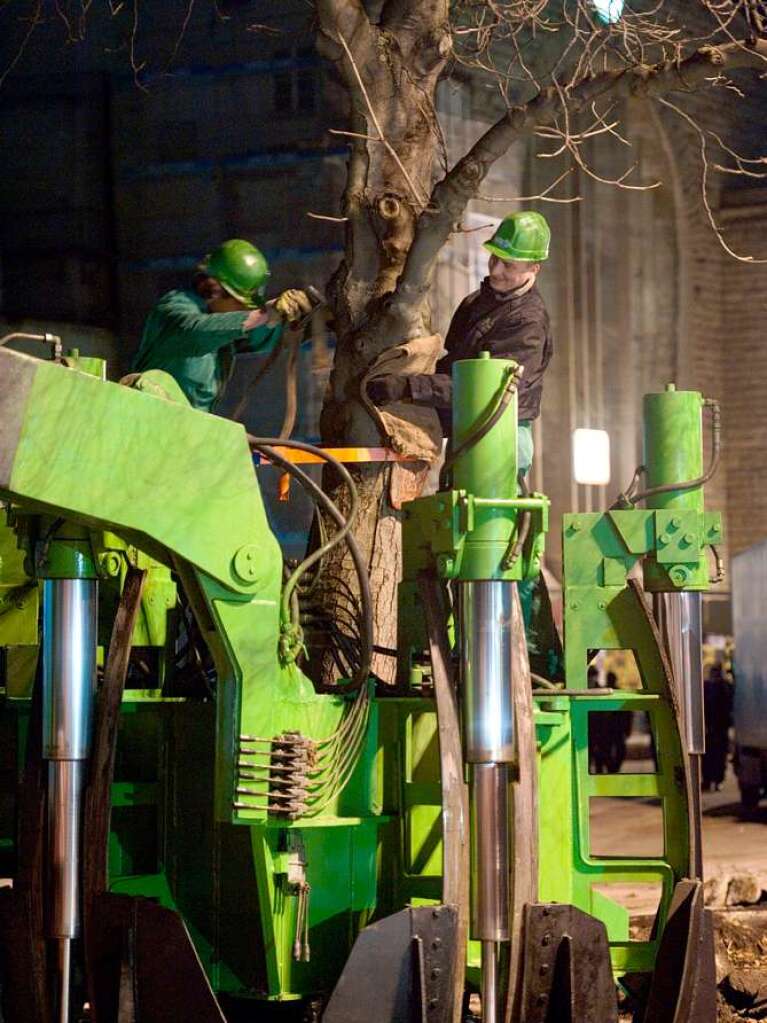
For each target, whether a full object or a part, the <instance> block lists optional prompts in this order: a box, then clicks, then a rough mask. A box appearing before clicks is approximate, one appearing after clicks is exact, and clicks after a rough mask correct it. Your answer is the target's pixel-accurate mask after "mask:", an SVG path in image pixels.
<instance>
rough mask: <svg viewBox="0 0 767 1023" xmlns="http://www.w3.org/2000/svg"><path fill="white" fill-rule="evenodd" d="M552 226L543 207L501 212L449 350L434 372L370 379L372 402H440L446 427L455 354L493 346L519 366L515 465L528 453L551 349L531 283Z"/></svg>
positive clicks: (526, 464)
mask: <svg viewBox="0 0 767 1023" xmlns="http://www.w3.org/2000/svg"><path fill="white" fill-rule="evenodd" d="M550 239H551V231H550V230H549V225H548V224H547V223H546V220H545V218H544V217H543V216H541V214H540V213H536V212H535V211H533V210H523V211H520V212H519V213H512V214H511V215H510V216H508V217H504V219H503V220H502V221H501V223H500V224H499V225H498V228H497V230H496V232H495V234H494V235H493V237H492V238H491V239H490V241H487V242H485V243H484V248H485V249H487V250H488V252H489V253H490V258H489V262H488V273H487V277H485V279H484V280H483V281H482V284H481V286H480V288H479V290H478V291H474V292H472V294H470V295H468V296H467V297H466V298H465V299H464V300H463V302H461V304H460V305H459V306H458V308H457V309H456V311H455V313H454V315H453V319H452V321H451V323H450V328H449V330H448V332H447V337H446V339H445V349H446V354H445V355H444V356H443V358H442V359H440V361H439V362H438V363H437V368H436V371H435V372H434V373H433V374H426V373H416V374H413V375H410V376H398V375H394V374H391V375H387V376H381V377H377V378H375V379H373V380H371V381H370V382H369V383H368V385H367V392H368V396H369V397H370V399H371V401H373V403H374V404H376V405H386V404H387V403H388V402H390V401H403V400H404V401H407V400H410V401H413V402H415V403H416V404H419V405H431V406H433V407H434V408H436V409H437V411H438V413H439V416H440V419H441V420H442V424H443V428H444V430H445V433H446V434H447V435H448V436H449V434H450V409H451V404H452V399H453V383H452V378H451V370H452V367H453V363H454V362H457V361H458V360H459V359H473V358H476V357H477V356H478V355H479V353H480V352H490V354H491V355H493V356H495V357H496V358H499V359H514V361H515V362H518V363H519V364H520V365H521V366H522V367H523V370H524V372H523V374H522V378H521V379H520V381H519V388H518V405H517V409H518V416H519V453H518V458H519V468H520V471H521V472H523V473H526V472H527V471H528V470H529V468H530V465H531V463H532V458H533V432H532V424H533V420H534V419H536V418H537V417H538V416H539V415H540V410H541V395H542V393H543V375H544V373H545V371H546V367H547V366H548V364H549V361H550V359H551V355H552V338H551V330H550V327H549V315H548V313H547V311H546V306H545V304H544V301H543V298H542V296H541V293H540V292H539V291H538V288H537V286H536V279H537V277H538V272H539V271H540V269H541V264H542V263H543V262H544V261H545V260H546V259H548V256H549V241H550Z"/></svg>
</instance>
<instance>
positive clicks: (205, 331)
mask: <svg viewBox="0 0 767 1023" xmlns="http://www.w3.org/2000/svg"><path fill="white" fill-rule="evenodd" d="M157 313H158V314H159V315H161V316H162V317H163V318H164V319H165V320H166V321H167V322H168V323H169V324H170V326H171V327H172V328H173V331H174V333H176V334H182V335H183V338H184V353H185V354H186V355H188V356H191V357H194V356H198V355H207V354H208V353H209V352H216V351H218V349H219V348H223V347H224V346H225V345H230V344H232V343H234V342H235V341H239V340H240V339H243V340H244V343H245V346H246V348H247V350H248V351H253V352H265V351H269V349H270V348H273V347H274V345H275V344H277V342H278V341H279V339H280V335H281V333H282V326H281V324H276V325H272V324H268V323H267V324H263V325H259V326H256V327H255V328H253V329H250V330H247V329H246V327H245V323H246V321H247V320H248V318H249V317H251V318H252V314H251V313H250V312H248V311H243V312H233V313H207V312H202V311H201V310H199V309H198V308H197V307H196V305H195V303H194V302H193V301H190V300H187V299H183V298H180V297H179V296H177V295H173V294H171V295H169V296H167V297H166V299H161V300H160V303H158V306H157Z"/></svg>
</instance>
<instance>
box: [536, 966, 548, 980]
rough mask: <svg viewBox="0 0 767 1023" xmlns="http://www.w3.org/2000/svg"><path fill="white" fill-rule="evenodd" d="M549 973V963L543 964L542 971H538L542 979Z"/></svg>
mask: <svg viewBox="0 0 767 1023" xmlns="http://www.w3.org/2000/svg"><path fill="white" fill-rule="evenodd" d="M548 972H549V964H548V963H541V968H540V970H539V971H538V973H539V974H540V975H541V976H542V977H545V976H546V974H547V973H548Z"/></svg>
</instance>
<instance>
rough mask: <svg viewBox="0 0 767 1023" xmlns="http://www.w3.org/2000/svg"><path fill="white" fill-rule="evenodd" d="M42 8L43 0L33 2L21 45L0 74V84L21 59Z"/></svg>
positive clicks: (37, 22)
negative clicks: (31, 12)
mask: <svg viewBox="0 0 767 1023" xmlns="http://www.w3.org/2000/svg"><path fill="white" fill-rule="evenodd" d="M42 9H43V0H37V3H36V4H35V9H34V12H33V14H32V17H31V18H30V19H29V28H28V29H27V33H26V35H25V36H24V38H23V39H22V40H21V45H20V46H19V48H18V50H17V51H16V56H15V57H14V58H13V60H12V61H11V62H10V64H9V65H8V67H7V68H6V69H5V71H3V73H2V75H0V86H2V84H3V82H4V81H5V80H6V78H7V77H8V75H9V74H10V73H11V71H13V69H14V68H15V67H16V65H17V64H18V63H19V61H20V60H21V58H22V56H23V55H24V51H25V50H26V48H27V43H28V42H29V40H30V39H31V38H32V33H33V32H34V30H35V29H36V28H37V26H38V25H39V24H40V22H41V21H42V18H41V17H40V15H41V13H42Z"/></svg>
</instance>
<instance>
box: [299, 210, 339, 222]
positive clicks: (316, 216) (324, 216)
mask: <svg viewBox="0 0 767 1023" xmlns="http://www.w3.org/2000/svg"><path fill="white" fill-rule="evenodd" d="M306 215H307V217H311V218H312V220H329V221H330V222H331V223H333V224H345V223H346V222H347V221H348V219H349V218H348V217H329V216H328V215H327V214H325V213H311V212H309V211H307V213H306Z"/></svg>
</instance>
